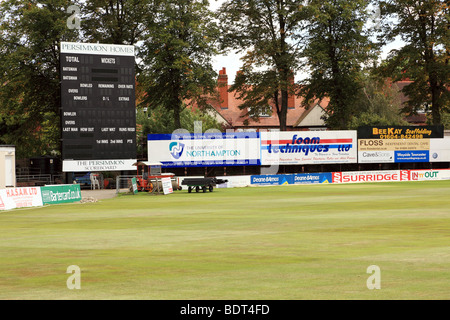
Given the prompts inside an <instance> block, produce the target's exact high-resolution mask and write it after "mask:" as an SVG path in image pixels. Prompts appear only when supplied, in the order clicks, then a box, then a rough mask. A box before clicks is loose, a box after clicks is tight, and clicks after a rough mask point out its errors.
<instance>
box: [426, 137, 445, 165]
mask: <svg viewBox="0 0 450 320" xmlns="http://www.w3.org/2000/svg"><path fill="white" fill-rule="evenodd" d="M430 162H450V137H445V138H443V139H431V141H430Z"/></svg>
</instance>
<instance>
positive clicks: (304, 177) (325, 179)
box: [250, 172, 332, 185]
mask: <svg viewBox="0 0 450 320" xmlns="http://www.w3.org/2000/svg"><path fill="white" fill-rule="evenodd" d="M331 182H332V174H331V172H321V173H297V174H278V175H255V176H251V177H250V183H251V184H252V185H285V184H313V183H331Z"/></svg>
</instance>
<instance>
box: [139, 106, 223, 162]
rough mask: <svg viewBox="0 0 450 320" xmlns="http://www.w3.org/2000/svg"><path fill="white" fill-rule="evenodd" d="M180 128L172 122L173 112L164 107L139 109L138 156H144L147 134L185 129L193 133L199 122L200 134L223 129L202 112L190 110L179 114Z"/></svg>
mask: <svg viewBox="0 0 450 320" xmlns="http://www.w3.org/2000/svg"><path fill="white" fill-rule="evenodd" d="M180 120H181V127H176V126H175V125H174V122H173V110H170V111H167V109H166V108H165V107H164V106H157V107H154V108H152V109H146V111H144V109H141V108H139V109H138V110H137V113H136V126H137V130H136V133H137V141H142V142H143V143H140V144H138V154H140V155H143V156H144V157H145V156H146V151H145V148H146V144H147V134H151V133H168V134H171V133H173V132H174V131H175V130H177V129H180V128H182V129H185V130H187V131H188V132H191V133H194V132H195V130H196V129H197V127H195V122H197V121H198V122H201V124H202V127H201V129H202V132H205V131H207V130H217V131H223V129H224V128H223V127H222V125H221V124H220V123H218V122H217V120H216V119H215V118H214V117H213V116H211V115H209V114H208V113H206V112H203V111H202V110H191V109H189V108H184V109H183V110H182V111H181V113H180ZM195 133H197V132H195Z"/></svg>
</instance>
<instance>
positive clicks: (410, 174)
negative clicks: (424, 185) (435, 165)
mask: <svg viewBox="0 0 450 320" xmlns="http://www.w3.org/2000/svg"><path fill="white" fill-rule="evenodd" d="M401 174H402V180H408V181H430V180H450V169H437V170H432V169H430V170H402V172H401Z"/></svg>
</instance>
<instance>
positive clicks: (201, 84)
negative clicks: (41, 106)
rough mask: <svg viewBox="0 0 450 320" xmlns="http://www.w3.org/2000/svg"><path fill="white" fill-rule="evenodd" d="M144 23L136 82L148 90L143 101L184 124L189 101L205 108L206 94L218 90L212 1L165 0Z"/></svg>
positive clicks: (143, 104)
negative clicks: (209, 3)
mask: <svg viewBox="0 0 450 320" xmlns="http://www.w3.org/2000/svg"><path fill="white" fill-rule="evenodd" d="M146 24H147V26H148V27H149V30H148V33H147V35H146V36H147V38H146V39H145V41H144V42H143V45H142V47H141V48H140V54H139V57H140V59H141V62H142V63H141V64H140V68H141V74H140V75H139V77H138V81H139V84H140V85H141V86H142V87H143V88H144V90H145V92H146V95H145V96H144V97H143V100H142V103H141V105H142V106H144V107H148V108H150V109H152V108H156V107H158V106H163V107H164V108H165V109H166V110H167V111H168V112H169V111H170V112H173V119H174V125H175V127H177V128H181V112H182V110H183V108H184V107H185V103H187V104H196V105H197V106H199V107H201V108H202V107H205V106H206V105H207V103H206V101H207V96H208V95H213V94H214V93H215V92H216V86H217V73H216V72H215V71H214V69H213V67H212V64H211V59H212V56H213V55H215V54H216V53H217V50H216V47H215V44H214V39H216V37H217V28H216V26H215V24H214V22H213V17H212V13H211V12H210V10H209V9H208V1H205V0H177V1H175V0H168V1H161V2H159V3H157V5H156V7H155V11H154V12H152V13H151V14H148V15H147V20H146Z"/></svg>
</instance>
